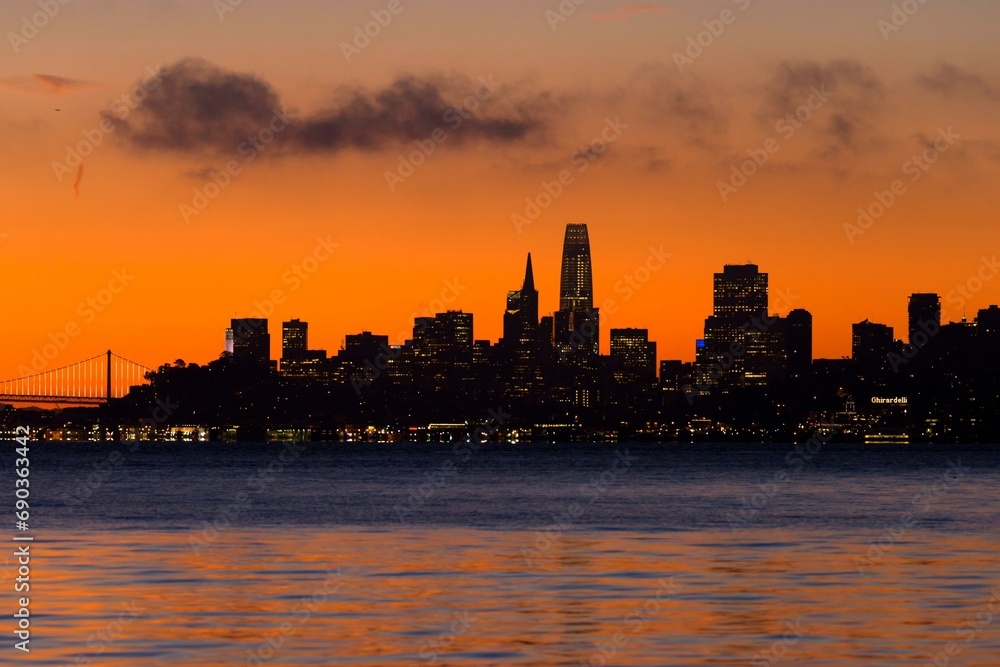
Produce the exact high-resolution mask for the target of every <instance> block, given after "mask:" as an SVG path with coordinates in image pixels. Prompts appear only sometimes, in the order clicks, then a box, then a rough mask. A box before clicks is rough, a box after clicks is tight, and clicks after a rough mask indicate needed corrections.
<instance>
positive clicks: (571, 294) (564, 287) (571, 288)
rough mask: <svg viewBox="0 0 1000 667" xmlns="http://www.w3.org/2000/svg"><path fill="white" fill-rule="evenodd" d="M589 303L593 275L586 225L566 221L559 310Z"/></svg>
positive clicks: (592, 291)
mask: <svg viewBox="0 0 1000 667" xmlns="http://www.w3.org/2000/svg"><path fill="white" fill-rule="evenodd" d="M593 307H594V276H593V269H592V267H591V262H590V236H589V234H588V233H587V225H585V224H568V225H566V235H565V237H564V238H563V254H562V273H561V275H560V279H559V310H586V309H589V308H593Z"/></svg>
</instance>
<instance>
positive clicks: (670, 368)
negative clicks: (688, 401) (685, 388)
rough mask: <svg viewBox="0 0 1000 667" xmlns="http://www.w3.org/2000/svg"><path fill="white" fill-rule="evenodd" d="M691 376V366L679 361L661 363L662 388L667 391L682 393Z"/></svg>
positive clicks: (667, 360) (668, 360) (666, 360)
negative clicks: (686, 380) (682, 386)
mask: <svg viewBox="0 0 1000 667" xmlns="http://www.w3.org/2000/svg"><path fill="white" fill-rule="evenodd" d="M690 374H691V364H686V363H684V362H683V361H680V360H678V359H664V360H663V361H661V362H660V387H661V388H662V389H664V390H667V391H680V389H681V385H683V384H684V380H685V379H689V376H690Z"/></svg>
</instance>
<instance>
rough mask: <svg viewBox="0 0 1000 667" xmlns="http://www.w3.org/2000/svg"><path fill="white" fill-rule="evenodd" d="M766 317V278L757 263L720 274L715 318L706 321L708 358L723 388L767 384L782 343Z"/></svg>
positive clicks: (730, 266)
mask: <svg viewBox="0 0 1000 667" xmlns="http://www.w3.org/2000/svg"><path fill="white" fill-rule="evenodd" d="M775 324H776V321H770V320H768V319H767V274H766V273H761V272H760V271H758V268H757V265H756V264H727V265H725V266H724V267H723V269H722V273H716V274H715V276H714V280H713V290H712V315H711V316H709V317H708V318H707V319H706V320H705V355H706V356H707V357H708V358H709V359H711V360H712V361H713V363H715V364H716V366H717V367H718V373H717V376H718V378H719V380H720V381H722V382H723V383H724V384H749V385H762V384H766V383H767V381H768V379H769V377H768V370H769V369H770V368H773V366H774V362H775V361H776V360H778V357H777V356H776V350H778V349H780V348H781V346H782V344H781V341H780V334H779V333H778V331H777V329H778V327H776V326H775Z"/></svg>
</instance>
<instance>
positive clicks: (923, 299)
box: [907, 293, 941, 345]
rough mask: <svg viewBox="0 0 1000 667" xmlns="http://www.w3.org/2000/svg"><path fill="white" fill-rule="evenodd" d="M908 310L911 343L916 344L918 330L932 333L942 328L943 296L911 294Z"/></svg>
mask: <svg viewBox="0 0 1000 667" xmlns="http://www.w3.org/2000/svg"><path fill="white" fill-rule="evenodd" d="M907 311H908V314H909V316H910V317H909V325H910V326H909V333H910V338H909V343H910V345H913V344H914V340H913V336H914V334H916V333H917V332H924V335H930V333H929V332H931V331H934V332H937V331H938V330H940V329H941V297H940V296H938V295H937V294H931V293H918V294H911V295H910V304H909V307H908V308H907Z"/></svg>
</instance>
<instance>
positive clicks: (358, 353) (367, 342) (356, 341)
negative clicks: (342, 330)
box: [337, 331, 389, 362]
mask: <svg viewBox="0 0 1000 667" xmlns="http://www.w3.org/2000/svg"><path fill="white" fill-rule="evenodd" d="M388 351H389V337H388V336H380V335H378V334H373V333H372V332H371V331H362V332H361V333H359V334H347V335H346V336H344V346H343V348H341V350H340V352H339V353H337V356H338V357H340V358H341V359H344V360H346V361H351V362H354V361H364V360H365V359H374V358H375V357H377V356H378V355H380V354H385V353H387V352H388Z"/></svg>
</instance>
